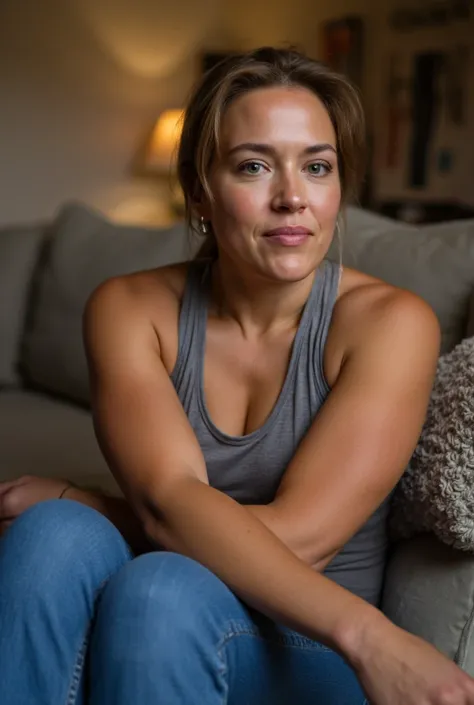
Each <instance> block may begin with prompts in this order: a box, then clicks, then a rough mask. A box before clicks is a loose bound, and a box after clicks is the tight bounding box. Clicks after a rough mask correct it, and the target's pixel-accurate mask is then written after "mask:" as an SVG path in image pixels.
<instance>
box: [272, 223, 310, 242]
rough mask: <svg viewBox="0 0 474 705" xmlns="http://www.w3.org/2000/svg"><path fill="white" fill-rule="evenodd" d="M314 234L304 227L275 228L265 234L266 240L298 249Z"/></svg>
mask: <svg viewBox="0 0 474 705" xmlns="http://www.w3.org/2000/svg"><path fill="white" fill-rule="evenodd" d="M311 235H312V232H311V230H309V229H308V228H304V227H302V226H294V227H289V226H288V227H285V228H274V229H273V230H268V231H267V232H266V233H264V237H265V239H267V240H269V241H270V242H274V243H277V244H279V245H285V246H286V247H296V246H297V245H301V244H303V243H304V242H306V240H307V239H308V238H309V237H311Z"/></svg>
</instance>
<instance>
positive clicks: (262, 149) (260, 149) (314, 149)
mask: <svg viewBox="0 0 474 705" xmlns="http://www.w3.org/2000/svg"><path fill="white" fill-rule="evenodd" d="M244 150H245V151H246V152H257V153H258V154H269V155H274V154H275V152H276V150H275V149H274V147H272V146H271V145H269V144H260V143H258V142H244V143H243V144H238V145H237V146H235V147H232V149H230V150H229V152H228V154H229V156H230V155H231V154H235V152H242V151H244ZM327 151H330V152H334V154H337V150H336V149H335V147H333V146H332V144H329V142H323V143H320V144H313V145H311V146H310V147H306V149H304V150H303V154H319V153H320V152H327Z"/></svg>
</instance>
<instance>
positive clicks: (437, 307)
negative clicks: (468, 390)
mask: <svg viewBox="0 0 474 705" xmlns="http://www.w3.org/2000/svg"><path fill="white" fill-rule="evenodd" d="M360 225H361V226H362V227H364V225H363V223H361V224H360ZM333 247H335V245H334V246H333ZM331 256H332V257H333V258H337V257H336V254H335V250H334V249H332V250H331ZM343 262H344V264H345V265H347V266H349V267H355V268H356V269H360V270H361V271H363V272H366V273H367V274H371V275H372V276H375V277H379V278H380V279H383V280H384V281H387V282H389V283H391V284H393V285H394V286H399V287H401V288H404V289H409V290H410V291H413V292H414V293H415V294H418V295H419V296H421V297H422V298H423V299H425V300H426V301H427V302H428V303H429V304H430V305H431V307H432V308H433V310H434V311H435V313H436V314H437V316H438V319H439V322H440V325H441V331H442V347H441V352H447V351H449V350H451V349H452V348H453V347H454V346H455V345H456V344H457V343H459V342H460V341H461V340H462V338H463V335H464V333H465V326H466V322H467V314H468V306H469V297H470V295H471V292H472V291H473V289H474V220H458V221H453V222H449V223H442V224H437V225H425V226H420V227H414V226H406V225H401V226H398V225H397V224H396V223H393V224H392V226H391V227H388V225H387V224H385V225H384V227H383V230H381V231H380V232H378V233H376V232H375V231H371V232H369V235H367V234H364V233H363V232H361V230H360V229H359V227H353V226H351V220H350V219H349V220H348V227H347V230H346V232H345V233H344V234H343Z"/></svg>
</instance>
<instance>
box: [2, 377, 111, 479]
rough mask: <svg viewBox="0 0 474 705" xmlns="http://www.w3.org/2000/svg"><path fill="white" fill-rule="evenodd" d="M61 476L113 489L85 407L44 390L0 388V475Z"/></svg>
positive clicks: (12, 476)
mask: <svg viewBox="0 0 474 705" xmlns="http://www.w3.org/2000/svg"><path fill="white" fill-rule="evenodd" d="M21 475H40V476H44V477H57V478H63V477H66V478H68V479H70V480H72V481H73V482H77V483H78V484H80V485H86V486H97V487H101V488H102V489H104V490H107V491H112V490H113V491H114V492H117V485H116V483H115V480H114V479H113V477H112V474H111V472H110V470H109V469H108V467H107V464H106V462H105V460H104V458H103V457H102V454H101V452H100V450H99V446H98V444H97V441H96V438H95V434H94V429H93V425H92V417H91V415H90V413H89V412H88V411H86V410H84V409H81V408H79V407H77V406H75V405H72V404H66V403H64V401H59V400H57V399H54V398H52V397H49V396H47V395H45V394H38V393H34V392H29V391H21V390H17V389H11V390H10V389H8V390H3V391H2V392H1V393H0V480H13V479H14V478H16V477H20V476H21Z"/></svg>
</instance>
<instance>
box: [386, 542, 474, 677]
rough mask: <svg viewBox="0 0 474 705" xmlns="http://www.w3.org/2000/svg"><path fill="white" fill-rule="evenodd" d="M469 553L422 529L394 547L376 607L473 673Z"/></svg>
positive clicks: (472, 564)
mask: <svg viewBox="0 0 474 705" xmlns="http://www.w3.org/2000/svg"><path fill="white" fill-rule="evenodd" d="M473 595H474V559H473V557H472V556H471V555H469V554H467V553H463V552H462V551H456V550H455V549H453V548H450V547H449V546H445V545H444V544H442V543H440V542H439V541H438V540H437V539H436V537H435V536H432V535H423V536H416V537H415V538H412V539H409V540H407V541H400V543H399V544H397V546H396V547H394V551H393V554H392V556H391V558H390V560H389V562H388V566H387V571H386V575H385V585H384V594H383V600H382V611H383V612H384V614H385V615H386V616H387V617H388V618H389V619H390V620H391V621H392V622H393V623H394V624H396V625H397V626H399V627H401V628H402V629H405V630H406V631H408V632H411V633H412V634H416V635H417V636H419V637H421V638H422V639H425V640H426V641H428V642H429V643H430V644H433V645H434V646H436V648H438V649H439V650H440V651H441V652H443V653H444V654H445V655H446V656H447V657H448V658H450V659H452V660H454V661H455V662H456V663H457V664H458V665H459V666H460V667H461V668H463V669H464V670H465V671H467V673H469V674H470V675H471V676H474V638H473V628H474V608H473Z"/></svg>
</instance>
